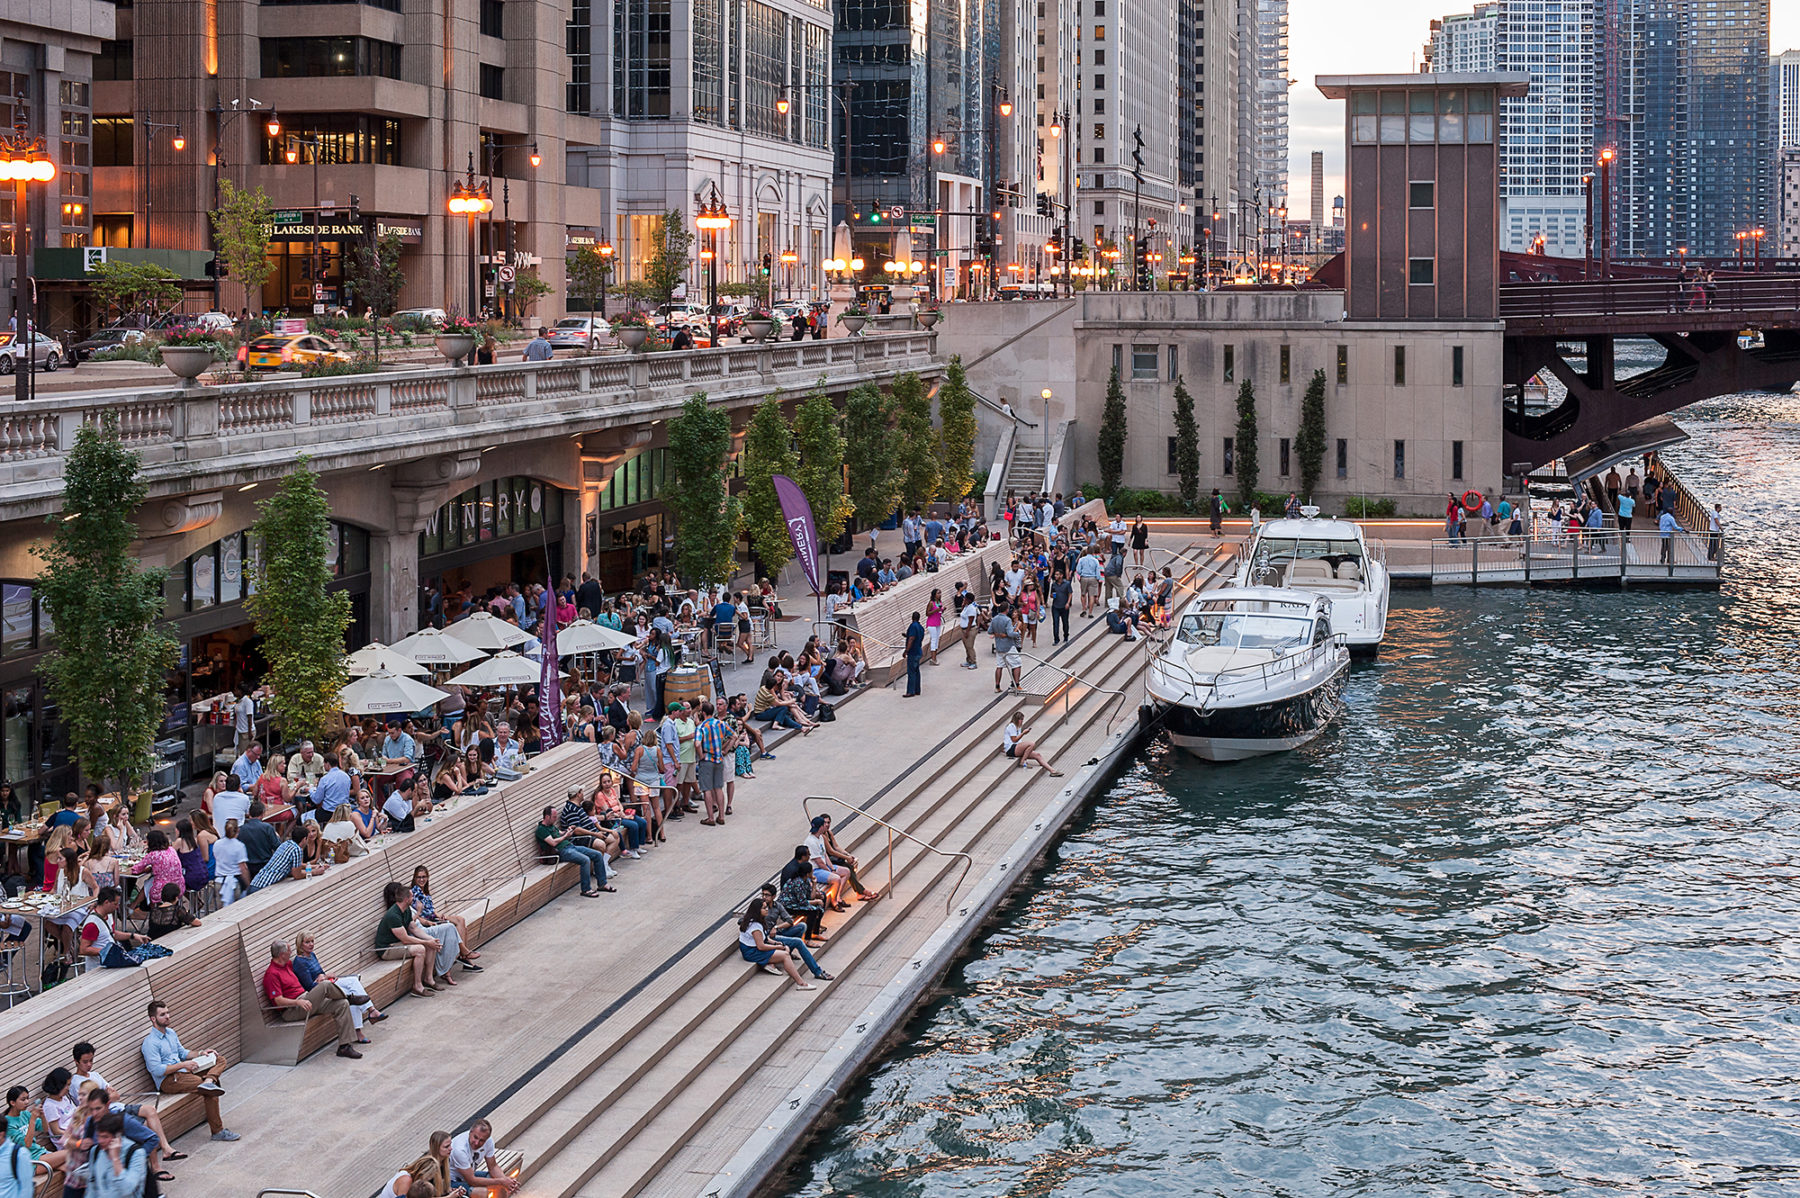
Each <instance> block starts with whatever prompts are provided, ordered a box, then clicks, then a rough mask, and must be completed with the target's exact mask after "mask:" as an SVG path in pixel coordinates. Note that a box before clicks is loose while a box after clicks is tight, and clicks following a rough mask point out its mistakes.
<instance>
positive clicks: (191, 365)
mask: <svg viewBox="0 0 1800 1198" xmlns="http://www.w3.org/2000/svg"><path fill="white" fill-rule="evenodd" d="M161 353H162V364H163V365H164V366H166V367H168V370H169V373H170V374H172V375H174V376H175V377H176V378H178V379H180V380H181V385H182V386H183V387H191V386H193V385H194V380H195V379H197V378H199V377H200V376H201V375H202V374H204V373H206V369H207V367H209V366H211V365H212V364H213V363H214V362H218V361H221V360H223V359H224V357H225V352H224V347H223V346H221V345H220V344H219V340H218V338H217V337H216V336H214V335H213V334H211V333H206V332H202V331H200V330H198V329H195V330H193V331H191V332H186V333H175V334H173V335H172V336H170V337H169V339H168V340H167V341H165V342H163V345H162V351H161Z"/></svg>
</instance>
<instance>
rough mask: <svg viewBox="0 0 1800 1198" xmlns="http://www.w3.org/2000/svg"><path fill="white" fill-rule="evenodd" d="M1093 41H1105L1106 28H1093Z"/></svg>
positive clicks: (1097, 26) (1100, 26)
mask: <svg viewBox="0 0 1800 1198" xmlns="http://www.w3.org/2000/svg"><path fill="white" fill-rule="evenodd" d="M1094 40H1095V41H1097V42H1103V41H1105V40H1106V26H1104V25H1096V26H1094Z"/></svg>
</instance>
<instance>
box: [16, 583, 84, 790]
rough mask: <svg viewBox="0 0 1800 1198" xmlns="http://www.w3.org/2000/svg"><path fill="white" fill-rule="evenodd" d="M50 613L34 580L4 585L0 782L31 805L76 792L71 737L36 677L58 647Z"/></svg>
mask: <svg viewBox="0 0 1800 1198" xmlns="http://www.w3.org/2000/svg"><path fill="white" fill-rule="evenodd" d="M54 645H55V637H54V635H53V633H52V629H51V626H50V613H49V612H48V611H46V610H45V609H44V604H43V598H42V595H41V594H40V593H39V591H38V590H37V588H36V587H35V586H34V585H33V584H32V583H31V582H29V581H18V580H7V581H0V678H3V679H4V681H0V778H4V779H5V780H6V781H8V782H11V783H12V784H13V787H14V789H15V791H16V792H17V793H18V795H19V797H20V798H21V799H22V800H23V801H24V802H26V803H37V802H42V801H43V800H44V799H46V798H51V799H54V798H58V797H60V796H61V795H63V794H65V793H67V792H68V791H71V790H74V789H75V784H76V774H75V767H74V765H73V764H72V763H71V762H70V760H69V744H68V738H67V736H66V735H65V734H64V731H63V727H62V722H61V721H60V720H58V719H57V718H56V708H55V706H54V705H53V704H51V702H50V701H49V698H48V697H47V696H46V695H45V693H44V688H43V685H42V683H40V682H39V681H38V679H37V678H36V677H35V676H33V675H32V674H31V673H30V670H31V669H32V668H34V667H35V665H36V663H37V661H39V660H41V655H42V654H43V652H44V651H45V650H47V649H50V648H53V647H54Z"/></svg>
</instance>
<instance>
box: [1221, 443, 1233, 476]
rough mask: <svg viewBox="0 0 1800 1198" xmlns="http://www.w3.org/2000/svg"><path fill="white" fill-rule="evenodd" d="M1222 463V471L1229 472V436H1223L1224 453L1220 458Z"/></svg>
mask: <svg viewBox="0 0 1800 1198" xmlns="http://www.w3.org/2000/svg"><path fill="white" fill-rule="evenodd" d="M1222 464H1223V465H1224V467H1225V468H1224V470H1223V473H1225V474H1230V473H1231V468H1232V465H1233V463H1232V460H1231V438H1230V437H1226V438H1225V454H1224V457H1223V459H1222Z"/></svg>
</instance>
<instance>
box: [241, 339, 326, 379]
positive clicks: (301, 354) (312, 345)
mask: <svg viewBox="0 0 1800 1198" xmlns="http://www.w3.org/2000/svg"><path fill="white" fill-rule="evenodd" d="M246 359H247V360H246V362H245V365H247V366H249V367H250V368H251V369H253V370H266V369H280V368H281V367H283V366H311V365H312V364H313V363H315V362H348V361H349V360H350V355H349V354H347V353H345V352H344V351H343V350H341V349H339V348H338V347H337V346H336V345H334V344H333V343H332V342H331V341H330V340H328V339H327V338H324V337H321V336H319V335H318V334H317V333H274V334H270V335H269V336H267V337H258V338H257V339H256V340H255V341H252V342H251V343H250V349H249V351H248V353H247V354H246Z"/></svg>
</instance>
